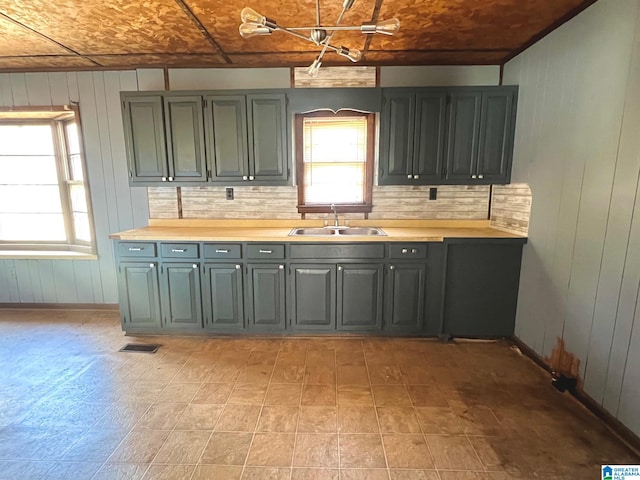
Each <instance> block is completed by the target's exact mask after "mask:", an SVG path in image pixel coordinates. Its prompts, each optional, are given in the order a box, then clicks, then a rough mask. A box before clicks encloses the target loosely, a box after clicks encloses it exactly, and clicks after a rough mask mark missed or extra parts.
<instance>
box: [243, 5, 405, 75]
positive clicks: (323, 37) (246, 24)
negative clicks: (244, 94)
mask: <svg viewBox="0 0 640 480" xmlns="http://www.w3.org/2000/svg"><path fill="white" fill-rule="evenodd" d="M354 1H355V0H344V3H343V4H342V12H340V15H338V19H337V20H336V23H335V25H332V26H326V25H322V24H321V22H320V0H316V25H314V26H311V27H283V26H282V25H278V24H277V23H276V22H275V20H272V19H270V18H268V17H265V16H264V15H260V14H259V13H258V12H256V11H255V10H253V9H251V8H249V7H245V8H243V9H242V12H241V13H240V18H241V19H242V24H241V25H240V35H241V36H242V37H243V38H251V37H255V36H256V35H271V32H273V31H275V30H280V31H282V32H286V33H288V34H289V35H293V36H294V37H296V38H300V39H302V40H307V41H309V42H312V43H314V44H316V45H317V46H319V47H322V50H321V51H320V54H319V55H318V57H317V58H316V59H315V60H314V61H313V63H312V64H311V65H310V66H309V68H307V73H308V74H309V75H310V76H312V77H317V76H318V72H319V70H320V66H321V65H322V58H323V56H324V54H325V52H326V51H327V50H332V51H334V52H336V53H337V54H338V55H342V56H343V57H346V58H348V59H349V60H351V61H352V62H358V61H360V59H361V58H362V52H361V51H360V50H358V49H356V48H347V47H343V46H335V45H333V44H331V40H332V39H333V36H334V35H335V34H336V32H338V31H343V30H356V31H360V32H362V33H364V34H374V33H382V34H384V35H393V34H394V33H396V32H397V31H398V30H400V21H399V20H398V19H397V18H391V19H389V20H383V21H381V22H378V23H376V24H365V25H354V26H343V25H340V23H341V22H342V17H343V16H344V14H345V13H346V12H347V10H349V9H351V7H352V6H353V3H354ZM301 32H306V33H301Z"/></svg>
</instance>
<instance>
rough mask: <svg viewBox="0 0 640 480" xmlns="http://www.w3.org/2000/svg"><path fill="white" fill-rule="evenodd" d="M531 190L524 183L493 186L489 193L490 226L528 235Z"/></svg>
mask: <svg viewBox="0 0 640 480" xmlns="http://www.w3.org/2000/svg"><path fill="white" fill-rule="evenodd" d="M530 214H531V189H530V188H529V185H527V184H526V183H512V184H510V185H494V186H493V189H492V191H491V225H493V226H495V227H498V228H504V229H506V230H510V231H513V232H516V233H519V234H522V235H527V234H528V233H529V215H530Z"/></svg>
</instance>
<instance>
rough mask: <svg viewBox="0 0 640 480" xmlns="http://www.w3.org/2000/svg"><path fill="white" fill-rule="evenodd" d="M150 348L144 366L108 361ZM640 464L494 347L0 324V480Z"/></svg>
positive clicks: (43, 315)
mask: <svg viewBox="0 0 640 480" xmlns="http://www.w3.org/2000/svg"><path fill="white" fill-rule="evenodd" d="M135 341H145V342H152V341H157V342H159V343H161V344H162V345H163V346H162V347H161V349H160V350H159V351H158V353H156V354H153V355H150V354H144V353H120V352H118V351H117V350H118V349H119V348H120V347H122V346H123V345H124V344H125V343H127V342H135ZM603 462H606V463H615V464H624V463H636V464H637V463H640V459H639V458H638V457H637V456H635V455H634V454H633V453H631V452H630V451H629V450H628V449H627V448H626V447H625V446H624V445H623V444H622V443H620V442H619V441H618V440H617V439H616V438H615V436H614V435H612V434H611V433H610V432H609V431H608V430H607V428H606V427H604V426H603V425H602V424H601V423H600V422H599V421H598V420H597V419H595V418H594V417H593V416H592V415H591V414H589V413H588V412H587V411H586V410H585V409H583V408H582V407H581V406H580V405H578V404H577V403H575V402H574V401H573V400H572V399H571V398H570V397H569V396H568V394H560V393H558V392H557V391H555V390H554V389H553V388H552V387H551V386H550V380H549V378H548V375H547V374H545V373H544V372H542V371H541V370H540V369H539V368H538V367H536V366H535V365H533V364H532V363H531V362H530V361H529V360H528V359H526V358H524V357H522V356H520V355H519V354H518V353H517V352H515V351H514V350H512V349H510V348H509V345H508V344H506V343H455V344H440V343H437V342H435V341H433V340H426V339H424V340H423V339H384V338H373V337H367V338H354V337H342V338H336V337H330V338H328V337H325V338H319V337H316V338H282V337H271V338H257V337H255V338H194V337H146V338H144V337H141V338H135V337H124V336H123V334H122V332H121V331H120V326H119V319H118V316H117V313H115V312H96V311H50V310H40V311H35V310H30V311H27V310H23V311H22V310H21V311H17V310H0V479H11V480H31V479H46V480H57V479H80V480H82V479H87V480H88V479H94V480H98V479H100V480H103V479H109V480H110V479H118V480H121V479H127V480H129V479H171V480H173V479H175V480H182V479H184V480H189V479H190V480H196V479H197V480H204V479H214V480H227V479H259V480H268V479H274V480H281V479H282V480H312V479H313V480H338V479H340V480H378V479H380V480H382V479H384V480H489V479H492V480H493V479H497V480H508V479H547V480H553V479H580V480H588V479H598V478H600V473H599V472H600V467H599V465H600V464H601V463H603Z"/></svg>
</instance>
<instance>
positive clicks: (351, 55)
mask: <svg viewBox="0 0 640 480" xmlns="http://www.w3.org/2000/svg"><path fill="white" fill-rule="evenodd" d="M338 55H342V56H343V57H347V58H348V59H349V60H351V61H352V62H359V61H360V60H361V59H362V52H361V51H360V50H358V49H357V48H347V47H340V49H339V50H338Z"/></svg>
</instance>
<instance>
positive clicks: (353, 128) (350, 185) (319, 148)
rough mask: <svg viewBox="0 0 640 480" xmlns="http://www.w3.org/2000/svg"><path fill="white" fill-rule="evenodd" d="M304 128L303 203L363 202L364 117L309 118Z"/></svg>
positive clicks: (365, 121) (364, 160)
mask: <svg viewBox="0 0 640 480" xmlns="http://www.w3.org/2000/svg"><path fill="white" fill-rule="evenodd" d="M303 128H304V132H303V135H304V152H303V162H304V202H305V203H308V204H328V203H363V202H364V191H365V188H364V182H365V172H366V170H365V164H366V158H367V149H366V146H367V117H364V116H363V117H309V118H305V120H304V123H303Z"/></svg>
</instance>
